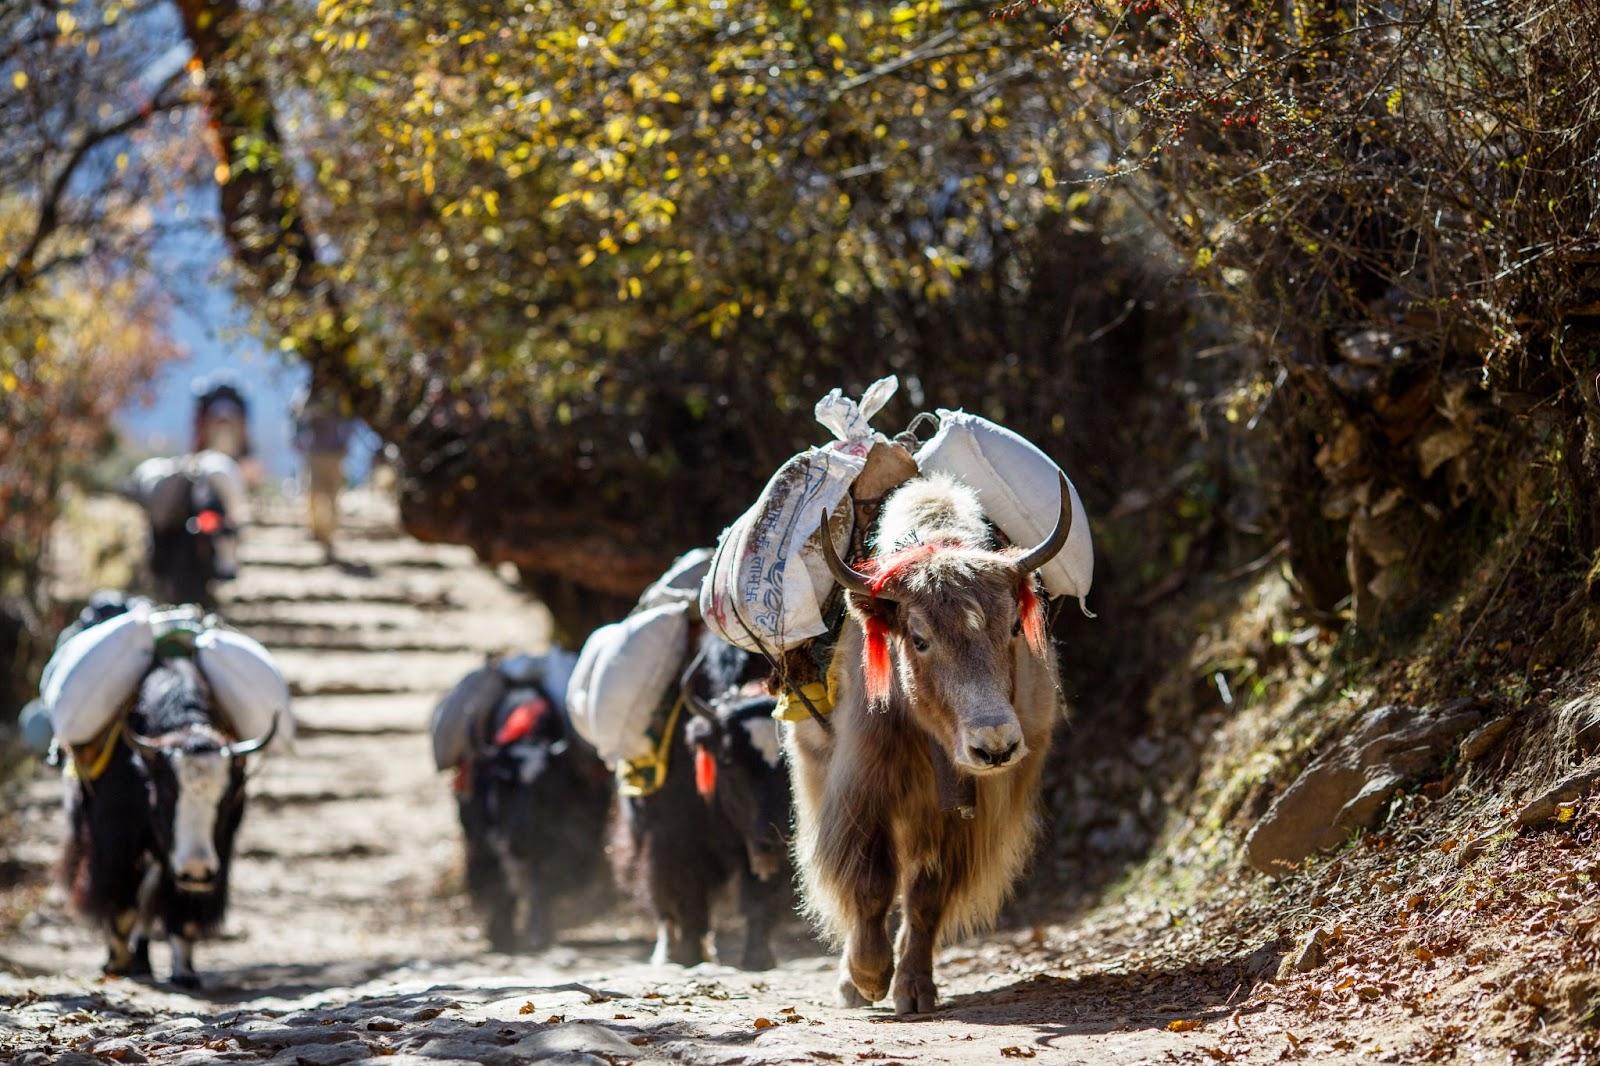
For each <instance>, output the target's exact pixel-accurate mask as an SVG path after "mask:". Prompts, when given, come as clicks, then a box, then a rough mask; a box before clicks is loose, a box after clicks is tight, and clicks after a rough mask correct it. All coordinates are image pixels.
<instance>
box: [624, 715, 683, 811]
mask: <svg viewBox="0 0 1600 1066" xmlns="http://www.w3.org/2000/svg"><path fill="white" fill-rule="evenodd" d="M685 698H686V697H685V696H684V694H683V693H682V692H679V693H678V699H677V702H676V703H674V704H673V705H672V710H670V711H668V712H667V720H666V722H665V723H664V724H663V725H662V727H661V736H660V738H659V739H658V740H657V741H656V749H655V751H653V752H651V753H650V754H649V755H646V756H644V757H643V758H640V759H623V760H621V761H620V762H618V763H617V794H618V795H619V796H630V797H633V798H635V799H637V798H639V797H642V796H650V795H654V794H655V793H656V792H659V791H660V790H661V786H662V785H664V784H666V783H667V763H668V762H669V760H670V758H671V756H672V734H673V732H674V731H676V729H677V728H678V715H680V714H682V713H683V705H684V702H685Z"/></svg>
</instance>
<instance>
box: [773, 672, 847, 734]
mask: <svg viewBox="0 0 1600 1066" xmlns="http://www.w3.org/2000/svg"><path fill="white" fill-rule="evenodd" d="M829 680H832V677H831V675H830V678H829ZM833 695H834V691H833V686H832V685H829V684H824V683H823V682H821V681H808V682H806V683H805V684H804V685H801V686H800V688H799V695H796V692H795V690H794V689H788V688H786V689H784V690H783V691H782V692H780V693H778V705H777V706H776V707H774V708H773V709H772V717H774V718H776V719H777V720H778V721H780V722H809V721H811V712H810V711H808V710H807V709H806V703H805V700H802V699H801V698H800V696H804V697H805V698H806V700H810V701H811V706H813V707H815V708H816V709H817V713H818V714H820V715H823V716H824V717H826V716H827V715H829V714H832V713H833Z"/></svg>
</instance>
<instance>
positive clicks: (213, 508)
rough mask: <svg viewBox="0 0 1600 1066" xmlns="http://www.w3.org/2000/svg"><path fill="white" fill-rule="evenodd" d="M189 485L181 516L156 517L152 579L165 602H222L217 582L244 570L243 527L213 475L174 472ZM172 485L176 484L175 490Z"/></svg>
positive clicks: (152, 535) (208, 605)
mask: <svg viewBox="0 0 1600 1066" xmlns="http://www.w3.org/2000/svg"><path fill="white" fill-rule="evenodd" d="M173 476H174V477H175V478H181V479H182V480H183V482H184V483H185V485H186V492H185V500H186V502H187V507H186V508H184V509H181V510H180V511H179V512H178V514H177V516H176V518H175V520H174V521H173V522H171V523H170V524H168V525H162V526H158V525H157V524H156V523H155V520H154V518H153V517H152V518H151V522H150V557H149V569H150V584H151V590H152V591H153V592H154V594H155V597H156V599H158V600H160V601H162V602H163V603H195V604H199V605H200V606H202V607H205V608H207V609H208V610H209V609H212V608H215V607H216V605H217V601H216V594H215V592H214V589H213V586H214V585H215V584H216V582H218V581H227V580H231V579H232V578H233V577H235V576H236V575H237V574H238V571H239V560H238V551H239V548H238V545H239V530H238V527H237V526H236V524H235V521H234V518H235V517H236V516H230V515H229V514H228V510H227V507H226V506H225V504H224V503H223V500H222V498H221V496H219V495H218V494H217V491H216V488H215V487H214V486H213V485H212V484H211V481H210V479H209V478H207V477H205V476H203V475H201V474H197V473H194V472H192V471H185V472H183V473H179V474H174V475H173ZM169 491H170V490H169Z"/></svg>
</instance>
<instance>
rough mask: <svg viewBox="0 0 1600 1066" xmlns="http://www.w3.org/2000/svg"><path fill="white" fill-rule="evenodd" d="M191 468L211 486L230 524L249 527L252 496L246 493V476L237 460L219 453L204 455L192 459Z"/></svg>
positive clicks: (201, 453) (224, 453)
mask: <svg viewBox="0 0 1600 1066" xmlns="http://www.w3.org/2000/svg"><path fill="white" fill-rule="evenodd" d="M190 468H191V469H192V470H193V471H194V473H195V474H197V475H199V476H200V477H202V478H204V479H205V480H206V481H207V482H209V483H210V485H211V490H212V491H213V492H215V493H216V494H217V499H218V500H220V501H221V502H222V509H223V510H224V511H226V512H227V515H228V521H229V522H230V523H232V524H233V525H234V526H238V527H243V526H246V525H249V523H250V494H249V493H248V492H246V491H245V487H244V474H243V473H241V472H240V470H239V464H238V463H237V462H235V461H234V459H233V456H231V455H228V454H227V453H226V452H218V451H204V452H200V453H199V454H197V455H194V456H192V457H191V458H190Z"/></svg>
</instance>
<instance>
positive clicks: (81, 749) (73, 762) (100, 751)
mask: <svg viewBox="0 0 1600 1066" xmlns="http://www.w3.org/2000/svg"><path fill="white" fill-rule="evenodd" d="M127 721H128V711H127V708H123V710H122V713H120V714H118V715H117V716H116V718H114V719H112V722H111V724H110V725H108V726H106V727H105V728H104V729H102V730H101V731H100V735H99V736H97V737H95V738H94V739H93V740H91V741H89V743H87V744H72V745H69V746H68V748H67V754H68V759H67V767H66V776H67V778H68V779H69V780H72V781H83V782H87V783H90V784H92V783H93V782H95V781H98V780H100V778H102V777H104V776H105V772H106V768H107V767H109V766H110V765H111V756H112V753H114V752H115V751H116V750H117V745H118V744H120V743H121V742H122V733H123V730H124V729H125V728H126V727H127Z"/></svg>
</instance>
